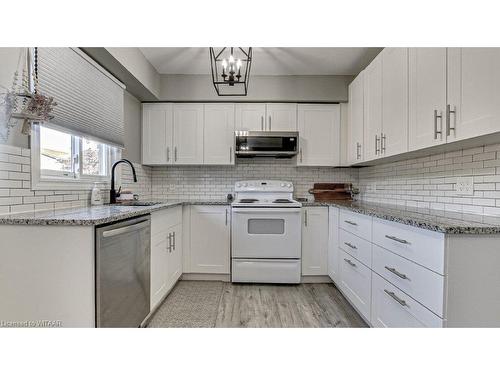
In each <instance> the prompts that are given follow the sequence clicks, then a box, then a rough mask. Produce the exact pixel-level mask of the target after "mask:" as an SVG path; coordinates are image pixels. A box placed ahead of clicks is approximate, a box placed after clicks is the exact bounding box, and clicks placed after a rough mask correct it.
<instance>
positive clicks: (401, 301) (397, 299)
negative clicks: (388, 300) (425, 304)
mask: <svg viewBox="0 0 500 375" xmlns="http://www.w3.org/2000/svg"><path fill="white" fill-rule="evenodd" d="M384 292H386V293H387V294H388V295H389V296H391V297H392V299H393V300H394V301H396V302H397V303H399V304H400V305H401V306H405V307H410V306H408V304H407V303H406V301H405V300H404V299H401V298H399V297H398V296H397V295H396V294H394V292H389V291H388V290H387V289H384Z"/></svg>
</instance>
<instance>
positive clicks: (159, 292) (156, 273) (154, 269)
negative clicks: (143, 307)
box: [150, 232, 169, 309]
mask: <svg viewBox="0 0 500 375" xmlns="http://www.w3.org/2000/svg"><path fill="white" fill-rule="evenodd" d="M168 252H169V249H168V240H167V233H165V232H162V233H159V234H157V235H155V236H152V238H151V302H150V305H151V309H154V308H155V307H156V305H157V304H158V303H159V302H160V301H161V300H162V299H163V297H165V295H166V294H167V292H168V289H169V286H168V270H167V267H168V256H169V253H168Z"/></svg>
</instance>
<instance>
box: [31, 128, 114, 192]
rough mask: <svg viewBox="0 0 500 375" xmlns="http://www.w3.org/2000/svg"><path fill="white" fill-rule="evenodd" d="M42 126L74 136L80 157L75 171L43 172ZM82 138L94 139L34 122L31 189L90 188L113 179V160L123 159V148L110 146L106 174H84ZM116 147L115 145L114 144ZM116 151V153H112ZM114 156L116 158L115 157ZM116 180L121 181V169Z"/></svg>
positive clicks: (75, 146)
mask: <svg viewBox="0 0 500 375" xmlns="http://www.w3.org/2000/svg"><path fill="white" fill-rule="evenodd" d="M40 126H43V127H47V128H50V129H53V130H57V131H60V132H63V133H67V134H69V135H71V136H73V137H74V138H73V145H72V147H73V149H75V148H77V149H78V150H77V152H76V153H75V154H76V155H78V158H77V159H76V160H74V161H73V164H74V167H73V168H74V172H72V173H63V172H57V171H49V172H48V173H47V171H45V172H43V174H42V169H41V168H40ZM80 138H86V139H90V140H92V141H97V142H99V141H98V140H94V139H92V138H90V137H87V136H85V135H81V134H75V133H74V132H71V131H68V130H67V129H64V128H61V127H59V126H57V125H53V124H46V123H45V124H33V126H32V131H31V189H32V190H90V189H92V187H93V186H94V183H95V182H99V183H102V185H101V186H103V185H104V184H108V185H109V183H110V181H111V166H112V161H113V160H119V159H121V149H119V148H114V150H116V151H113V149H111V148H108V147H107V155H106V157H105V159H106V162H107V166H106V169H107V172H108V174H107V175H106V176H92V175H84V174H83V169H82V168H81V160H82V156H83V150H82V141H81V140H80ZM112 147H114V146H112ZM114 152H115V155H112V154H113V153H114ZM113 156H114V158H113ZM116 172H117V173H116V180H117V181H116V182H117V183H119V182H120V180H121V178H120V177H121V176H120V173H119V169H118V170H117V171H116Z"/></svg>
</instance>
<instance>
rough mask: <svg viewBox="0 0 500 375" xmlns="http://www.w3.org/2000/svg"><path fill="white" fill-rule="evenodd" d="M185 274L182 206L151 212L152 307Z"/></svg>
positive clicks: (152, 307)
mask: <svg viewBox="0 0 500 375" xmlns="http://www.w3.org/2000/svg"><path fill="white" fill-rule="evenodd" d="M181 275H182V207H181V206H177V207H173V208H168V209H165V210H160V211H156V212H153V213H152V214H151V296H150V306H151V310H153V309H154V308H155V307H156V306H157V305H158V304H159V303H160V302H161V301H162V300H163V298H164V297H165V296H166V295H167V293H168V292H169V291H170V289H172V287H173V286H174V285H175V283H176V282H177V280H178V279H179V278H180V277H181Z"/></svg>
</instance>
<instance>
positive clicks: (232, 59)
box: [229, 55, 234, 64]
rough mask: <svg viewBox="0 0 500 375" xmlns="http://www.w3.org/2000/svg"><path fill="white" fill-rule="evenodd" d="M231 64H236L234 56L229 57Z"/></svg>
mask: <svg viewBox="0 0 500 375" xmlns="http://www.w3.org/2000/svg"><path fill="white" fill-rule="evenodd" d="M229 64H234V57H233V55H230V56H229Z"/></svg>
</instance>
